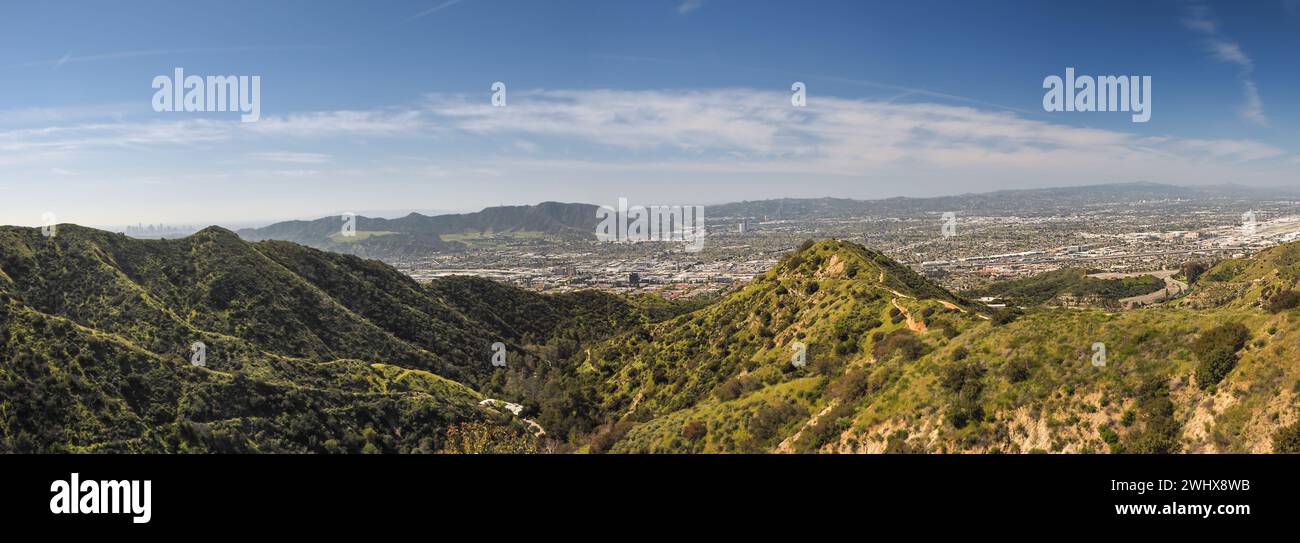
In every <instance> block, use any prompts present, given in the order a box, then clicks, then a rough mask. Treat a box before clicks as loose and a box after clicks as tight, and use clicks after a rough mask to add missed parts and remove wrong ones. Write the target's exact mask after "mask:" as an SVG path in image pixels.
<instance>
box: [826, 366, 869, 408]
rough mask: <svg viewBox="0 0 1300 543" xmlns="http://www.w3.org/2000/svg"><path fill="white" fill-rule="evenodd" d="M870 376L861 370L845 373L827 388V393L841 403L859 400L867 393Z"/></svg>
mask: <svg viewBox="0 0 1300 543" xmlns="http://www.w3.org/2000/svg"><path fill="white" fill-rule="evenodd" d="M870 377H871V374H870V373H867V371H866V370H863V369H854V370H850V371H848V372H846V373H845V374H844V376H843V377H840V378H839V379H838V380H836V381H835V382H833V383H831V384H830V386H829V387H827V392H828V393H829V394H830V396H831V397H832V398H838V399H839V400H840V401H841V402H852V401H856V400H857V399H858V398H861V397H862V396H863V395H864V394H866V393H867V390H868V387H869V385H870Z"/></svg>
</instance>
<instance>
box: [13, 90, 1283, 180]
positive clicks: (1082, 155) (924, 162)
mask: <svg viewBox="0 0 1300 543" xmlns="http://www.w3.org/2000/svg"><path fill="white" fill-rule="evenodd" d="M426 100H427V101H426V102H425V103H423V104H421V105H420V106H419V107H416V108H405V109H392V110H372V111H324V112H314V113H301V114H294V115H287V116H268V117H265V118H263V120H262V121H260V122H258V123H240V122H239V121H238V119H230V118H187V119H176V120H171V119H166V120H163V119H154V118H147V119H137V120H132V121H122V122H92V123H85V124H63V125H59V126H46V127H37V128H31V127H28V128H18V129H11V130H0V164H5V165H12V166H21V167H25V168H27V171H28V172H34V173H35V174H42V173H43V174H44V175H49V173H50V172H52V171H53V170H52V168H61V169H66V170H68V171H83V172H85V171H95V172H96V175H97V176H100V177H103V176H110V177H111V176H113V175H114V173H115V172H117V173H119V174H120V176H122V177H125V176H127V175H128V173H129V171H130V168H131V167H133V166H131V164H141V163H146V164H148V163H154V162H155V161H157V160H161V159H162V157H174V159H176V160H183V161H185V163H186V166H187V167H188V168H191V169H202V168H207V169H209V170H210V171H212V172H227V173H232V172H233V173H235V174H241V175H242V174H244V173H246V174H247V175H246V176H245V178H247V179H258V178H265V179H268V180H270V179H285V178H301V179H303V180H307V179H317V180H321V181H328V180H339V179H343V178H345V177H347V178H358V179H361V178H365V177H367V176H373V175H377V174H380V173H382V172H381V170H382V168H383V167H384V166H385V165H388V164H395V163H402V162H403V161H402V160H399V158H400V156H401V155H402V154H403V153H409V152H410V149H411V143H412V142H414V141H418V139H421V138H427V139H428V141H432V142H437V147H436V148H438V149H443V150H444V151H443V152H444V153H447V154H444V155H443V158H440V159H439V161H438V163H437V164H436V166H437V169H436V171H426V170H418V169H410V168H406V169H401V170H400V171H396V170H395V171H393V172H392V174H391V178H394V179H431V178H438V179H456V180H470V179H483V178H484V177H485V176H486V175H487V174H485V173H484V172H486V171H489V170H490V171H492V172H494V173H493V175H495V176H501V177H505V178H511V179H528V178H535V177H536V176H535V174H536V173H537V172H542V173H543V174H549V175H553V176H554V177H557V178H558V177H562V176H565V175H567V174H565V173H564V172H569V173H573V174H576V175H580V174H592V173H595V174H600V175H604V174H610V175H625V176H629V177H635V176H637V175H647V174H656V173H668V172H677V173H682V174H692V175H699V176H705V177H710V178H711V177H712V176H715V175H746V176H749V175H760V176H769V177H770V176H774V175H779V176H789V177H790V178H799V179H805V178H808V177H810V176H811V177H818V176H821V177H834V178H848V179H895V180H898V179H909V180H911V179H918V180H929V182H930V183H932V184H934V186H947V187H949V189H948V190H951V186H952V183H958V182H968V183H971V182H973V183H982V182H986V181H987V180H997V182H998V183H999V186H1006V184H1005V183H1003V182H1004V181H1006V182H1007V183H1012V182H1013V181H1012V180H1018V181H1015V182H1018V183H1022V184H1025V185H1029V186H1032V185H1034V184H1041V183H1042V180H1043V179H1052V180H1054V181H1055V182H1066V181H1068V182H1075V183H1087V182H1103V181H1107V182H1108V181H1126V180H1127V181H1131V180H1137V179H1148V180H1155V181H1167V182H1211V181H1222V180H1224V179H1233V180H1241V181H1246V180H1248V179H1249V178H1250V176H1255V178H1258V179H1263V180H1264V181H1271V182H1274V183H1276V182H1277V180H1278V179H1285V178H1286V177H1285V176H1287V175H1290V173H1288V172H1291V171H1292V170H1293V169H1294V166H1293V162H1291V161H1292V157H1294V156H1295V152H1294V151H1288V150H1283V149H1281V148H1279V147H1277V146H1275V145H1272V144H1269V143H1264V142H1260V141H1255V140H1247V139H1191V138H1178V137H1172V136H1148V135H1139V134H1135V133H1130V132H1124V131H1118V130H1103V129H1095V128H1084V127H1075V126H1070V125H1066V124H1062V123H1058V122H1054V121H1050V120H1041V119H1039V118H1031V117H1027V116H1025V115H1021V114H1017V113H1015V112H1010V111H999V110H992V109H989V108H980V107H975V106H971V105H953V104H941V103H934V102H908V103H901V102H896V101H890V100H884V99H849V98H839V97H833V96H821V97H819V98H818V99H817V100H816V101H815V102H810V104H809V105H808V106H807V107H793V106H791V105H790V96H789V94H788V93H784V92H779V91H771V90H758V89H752V88H725V89H703V90H653V91H652V90H611V89H604V90H527V89H521V90H517V91H515V92H513V93H512V95H511V102H510V106H509V107H507V108H498V107H493V106H492V105H491V104H490V103H488V101H487V100H484V99H482V97H481V96H478V95H474V96H469V95H459V94H434V95H429V96H428V97H427V99H426ZM417 145H418V144H417ZM196 153H197V155H196ZM196 156H214V157H221V158H220V159H219V160H217V161H216V162H204V161H203V160H202V159H195V158H193V157H196ZM132 157H138V159H137V158H132ZM144 157H147V158H148V159H147V160H145V159H144ZM231 158H234V159H236V160H234V161H233V162H232V161H231ZM448 158H450V160H448ZM108 159H113V160H122V161H124V162H125V163H127V164H126V165H118V166H112V167H105V166H104V163H102V162H96V160H108ZM259 163H264V164H259ZM276 164H282V165H286V167H284V168H277V167H276V166H275V165H276ZM322 165H324V166H322ZM113 168H119V169H120V170H115V169H113ZM232 168H233V169H232ZM240 168H243V170H240ZM8 170H9V172H8V173H0V183H3V182H5V181H18V180H20V178H21V177H22V174H21V173H19V172H17V171H16V170H14V169H13V168H9V169H8ZM980 180H984V181H980ZM941 184H942V185H941Z"/></svg>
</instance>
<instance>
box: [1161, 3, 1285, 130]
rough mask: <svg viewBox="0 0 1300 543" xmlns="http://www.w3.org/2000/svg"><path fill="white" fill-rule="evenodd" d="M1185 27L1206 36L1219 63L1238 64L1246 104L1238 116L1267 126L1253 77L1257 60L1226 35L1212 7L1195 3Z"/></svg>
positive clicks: (1184, 23)
mask: <svg viewBox="0 0 1300 543" xmlns="http://www.w3.org/2000/svg"><path fill="white" fill-rule="evenodd" d="M1182 22H1183V26H1184V27H1186V28H1188V29H1189V30H1192V31H1194V32H1197V33H1199V34H1202V35H1204V36H1205V46H1206V49H1207V50H1208V51H1209V53H1210V58H1212V59H1214V60H1217V61H1219V62H1227V63H1229V64H1235V65H1237V67H1238V68H1240V72H1239V73H1238V77H1239V78H1240V79H1241V81H1242V86H1243V89H1244V91H1245V103H1244V104H1243V105H1242V106H1241V108H1239V110H1238V113H1239V114H1240V115H1241V117H1242V118H1243V119H1246V120H1248V121H1250V122H1253V123H1255V124H1258V125H1262V126H1267V125H1268V117H1267V116H1265V115H1264V103H1263V101H1261V100H1260V98H1259V89H1258V88H1257V87H1256V86H1255V80H1254V77H1253V74H1254V71H1255V61H1254V60H1253V59H1252V58H1250V56H1249V55H1247V54H1246V52H1245V51H1244V50H1243V49H1242V48H1241V44H1239V43H1237V42H1236V40H1233V39H1231V38H1229V37H1228V36H1227V35H1225V34H1224V33H1223V32H1222V31H1221V30H1220V27H1221V26H1222V25H1221V24H1220V23H1219V21H1218V19H1216V18H1215V17H1214V14H1213V13H1212V12H1211V11H1210V8H1209V6H1206V5H1203V4H1193V5H1191V6H1189V7H1188V8H1187V9H1186V12H1185V15H1184V17H1183V19H1182Z"/></svg>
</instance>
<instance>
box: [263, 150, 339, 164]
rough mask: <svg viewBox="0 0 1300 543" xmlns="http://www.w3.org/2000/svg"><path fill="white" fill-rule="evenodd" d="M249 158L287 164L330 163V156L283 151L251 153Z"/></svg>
mask: <svg viewBox="0 0 1300 543" xmlns="http://www.w3.org/2000/svg"><path fill="white" fill-rule="evenodd" d="M249 158H252V159H253V160H260V161H264V162H284V163H288V164H324V163H326V162H329V161H330V155H327V154H325V153H293V152H285V151H278V152H269V153H252V154H250V155H249Z"/></svg>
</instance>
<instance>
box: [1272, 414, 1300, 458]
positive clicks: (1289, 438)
mask: <svg viewBox="0 0 1300 543" xmlns="http://www.w3.org/2000/svg"><path fill="white" fill-rule="evenodd" d="M1273 452H1275V453H1287V454H1296V453H1300V422H1295V423H1292V424H1291V425H1290V426H1285V427H1282V428H1280V429H1278V431H1277V432H1276V433H1274V434H1273Z"/></svg>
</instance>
